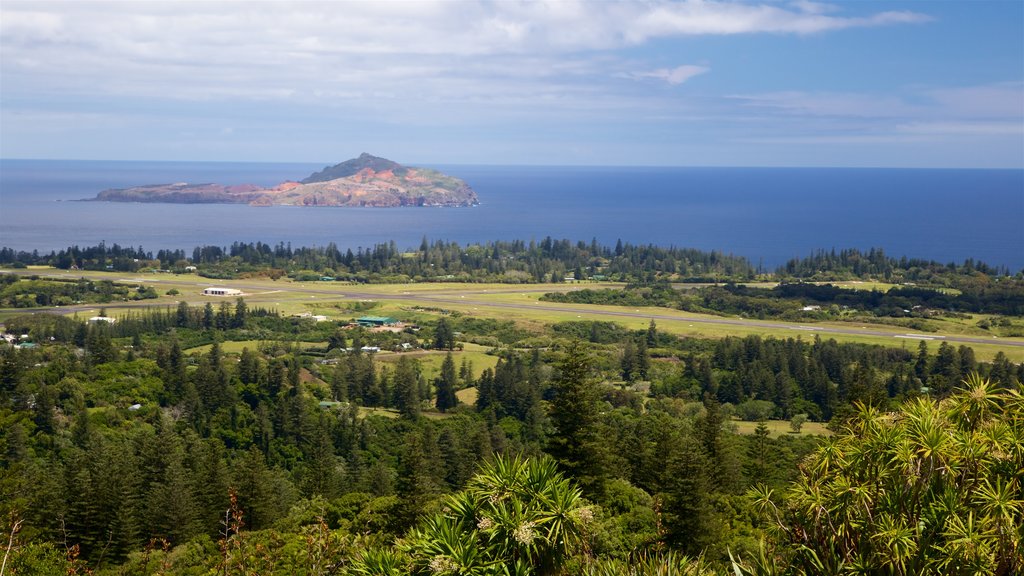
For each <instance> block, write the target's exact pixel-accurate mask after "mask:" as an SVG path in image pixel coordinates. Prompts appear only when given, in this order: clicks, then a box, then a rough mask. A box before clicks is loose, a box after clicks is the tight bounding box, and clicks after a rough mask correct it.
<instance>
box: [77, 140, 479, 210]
mask: <svg viewBox="0 0 1024 576" xmlns="http://www.w3.org/2000/svg"><path fill="white" fill-rule="evenodd" d="M91 200H98V201H106V202H168V203H174V204H249V205H252V206H274V205H284V206H363V207H374V208H392V207H399V206H476V205H477V204H479V200H478V198H477V195H476V192H475V191H474V190H473V189H472V188H470V187H469V185H468V184H466V183H465V182H464V181H463V180H461V179H459V178H456V177H454V176H449V175H447V174H443V173H441V172H439V171H437V170H432V169H429V168H416V167H412V166H403V165H401V164H399V163H397V162H394V161H391V160H388V159H386V158H380V157H377V156H373V155H371V154H367V153H365V152H364V153H362V154H361V155H360V156H359V157H358V158H353V159H351V160H346V161H345V162H342V163H340V164H336V165H334V166H328V167H325V168H324V169H323V170H321V171H319V172H316V173H314V174H311V175H309V176H308V177H306V178H305V179H303V180H299V181H288V182H282V183H281V184H278V185H277V186H274V187H273V188H262V187H260V186H256V185H253V184H237V185H224V184H209V183H207V184H190V183H187V182H178V183H174V184H150V185H145V186H135V187H132V188H116V189H110V190H104V191H102V192H100V193H99V194H97V195H96V197H95V198H92V199H91Z"/></svg>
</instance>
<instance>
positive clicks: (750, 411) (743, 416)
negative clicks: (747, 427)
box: [736, 400, 775, 422]
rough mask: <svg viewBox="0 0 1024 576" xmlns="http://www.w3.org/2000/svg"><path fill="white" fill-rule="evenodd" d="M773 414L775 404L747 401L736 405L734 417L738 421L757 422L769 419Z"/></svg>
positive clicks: (763, 401) (762, 401) (764, 401)
mask: <svg viewBox="0 0 1024 576" xmlns="http://www.w3.org/2000/svg"><path fill="white" fill-rule="evenodd" d="M774 413H775V404H774V403H772V402H769V401H767V400H747V401H746V402H740V403H739V404H737V405H736V415H737V416H739V417H740V420H745V421H747V422H759V421H761V420H767V419H769V418H771V417H772V416H773V415H774Z"/></svg>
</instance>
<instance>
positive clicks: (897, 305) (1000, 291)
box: [542, 278, 1024, 320]
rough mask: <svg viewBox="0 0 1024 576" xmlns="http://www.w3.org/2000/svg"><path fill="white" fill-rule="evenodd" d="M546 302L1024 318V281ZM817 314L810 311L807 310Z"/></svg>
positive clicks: (662, 285)
mask: <svg viewBox="0 0 1024 576" xmlns="http://www.w3.org/2000/svg"><path fill="white" fill-rule="evenodd" d="M542 299H543V300H546V301H550V302H568V303H578V304H611V305H615V306H664V307H669V308H678V309H680V310H686V311H689V312H701V313H711V314H730V315H743V316H748V317H752V318H782V319H790V320H799V319H813V318H830V317H840V316H842V315H844V314H850V313H855V312H859V313H868V314H871V315H874V316H884V317H897V318H901V317H919V318H927V317H928V316H930V315H931V314H933V313H935V312H936V311H938V312H941V313H953V314H957V313H960V314H962V313H967V312H971V313H984V314H1001V315H1007V316H1024V278H1001V279H999V281H988V280H986V281H983V282H974V283H972V284H969V285H965V286H964V287H963V290H961V291H958V292H956V293H950V292H948V291H942V290H937V289H931V288H920V287H914V286H899V287H895V288H892V289H891V290H888V291H884V292H883V291H879V290H856V289H850V288H840V287H838V286H833V285H832V284H825V285H819V284H811V283H805V282H784V283H781V284H779V285H777V286H775V287H772V288H762V287H757V286H747V285H742V284H735V283H732V282H730V283H726V284H724V285H716V286H705V287H700V288H689V289H675V288H673V287H672V286H671V284H669V283H668V282H666V281H660V282H655V283H653V284H630V285H627V286H626V287H625V289H623V290H614V289H601V290H594V289H584V290H576V291H572V292H555V293H550V294H545V295H544V296H543V297H542ZM809 306H813V307H815V308H814V309H810V310H807V309H805V308H806V307H809Z"/></svg>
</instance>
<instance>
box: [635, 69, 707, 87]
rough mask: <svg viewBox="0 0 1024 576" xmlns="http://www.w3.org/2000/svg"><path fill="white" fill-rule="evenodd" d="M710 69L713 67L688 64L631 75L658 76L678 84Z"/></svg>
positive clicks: (636, 76)
mask: <svg viewBox="0 0 1024 576" xmlns="http://www.w3.org/2000/svg"><path fill="white" fill-rule="evenodd" d="M710 70H711V68H708V67H707V66H696V65H693V64H686V65H683V66H677V67H675V68H659V69H657V70H651V71H650V72H635V73H633V74H631V75H630V77H632V78H636V79H641V78H657V79H659V80H664V81H665V82H668V83H669V84H671V85H673V86H678V85H679V84H682V83H683V82H686V81H687V80H689V79H690V78H693V77H694V76H697V75H700V74H704V73H705V72H708V71H710Z"/></svg>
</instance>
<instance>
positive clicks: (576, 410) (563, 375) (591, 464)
mask: <svg viewBox="0 0 1024 576" xmlns="http://www.w3.org/2000/svg"><path fill="white" fill-rule="evenodd" d="M554 384H555V397H554V399H553V400H552V402H551V421H552V424H553V425H554V429H555V433H554V434H553V435H552V437H551V438H550V441H549V445H548V447H549V452H550V453H551V454H552V455H554V456H555V457H556V458H557V459H558V460H559V463H560V464H561V466H562V467H563V468H564V469H565V470H566V471H567V472H568V474H569V475H570V476H571V477H573V478H576V479H577V480H578V481H579V482H580V484H581V485H582V486H583V487H584V489H585V490H587V491H588V492H589V493H591V494H599V493H600V491H601V490H602V487H603V483H604V480H605V478H606V476H607V474H608V468H609V455H608V453H607V451H606V449H605V447H604V446H603V445H602V443H601V438H600V432H599V424H600V422H599V419H600V414H599V412H598V406H597V400H598V391H597V384H596V382H595V380H594V376H593V374H592V364H591V359H590V357H589V355H588V353H587V350H586V349H585V348H584V346H583V344H582V343H581V342H579V341H574V342H572V343H571V344H569V346H568V347H567V348H566V350H565V357H564V358H563V359H562V361H561V362H560V363H559V364H558V376H557V378H556V379H555V382H554Z"/></svg>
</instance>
